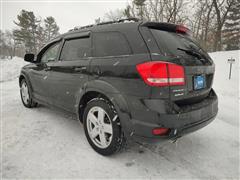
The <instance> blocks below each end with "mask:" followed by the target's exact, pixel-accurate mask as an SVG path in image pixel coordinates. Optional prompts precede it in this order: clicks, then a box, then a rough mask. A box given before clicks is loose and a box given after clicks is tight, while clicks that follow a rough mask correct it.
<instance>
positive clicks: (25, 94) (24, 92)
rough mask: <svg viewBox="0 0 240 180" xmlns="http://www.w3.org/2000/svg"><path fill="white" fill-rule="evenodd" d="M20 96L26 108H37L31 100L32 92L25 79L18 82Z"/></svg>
mask: <svg viewBox="0 0 240 180" xmlns="http://www.w3.org/2000/svg"><path fill="white" fill-rule="evenodd" d="M20 95H21V100H22V103H23V105H24V106H25V107H27V108H33V107H36V106H37V103H36V102H34V101H33V99H32V92H31V89H30V86H29V84H28V83H27V81H26V80H25V79H22V81H21V82H20Z"/></svg>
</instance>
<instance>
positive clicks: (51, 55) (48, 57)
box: [41, 42, 60, 63]
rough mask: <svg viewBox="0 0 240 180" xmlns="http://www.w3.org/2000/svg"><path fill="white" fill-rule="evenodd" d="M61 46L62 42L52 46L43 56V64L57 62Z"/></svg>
mask: <svg viewBox="0 0 240 180" xmlns="http://www.w3.org/2000/svg"><path fill="white" fill-rule="evenodd" d="M59 46H60V42H57V43H55V44H53V45H51V46H50V47H49V48H48V49H47V50H46V51H45V52H44V54H43V55H42V58H41V62H45V63H46V62H50V61H55V60H56V59H57V55H58V49H59Z"/></svg>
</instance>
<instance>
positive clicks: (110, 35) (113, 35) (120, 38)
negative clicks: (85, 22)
mask: <svg viewBox="0 0 240 180" xmlns="http://www.w3.org/2000/svg"><path fill="white" fill-rule="evenodd" d="M93 44H94V52H93V55H94V56H95V57H105V56H121V55H129V54H131V48H130V46H129V43H128V42H127V39H126V38H125V36H124V35H123V34H121V33H119V32H98V33H94V34H93Z"/></svg>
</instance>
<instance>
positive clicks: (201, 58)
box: [177, 48, 206, 63]
mask: <svg viewBox="0 0 240 180" xmlns="http://www.w3.org/2000/svg"><path fill="white" fill-rule="evenodd" d="M177 50H180V51H183V52H185V53H186V54H189V55H191V56H195V57H197V58H198V59H199V60H200V61H201V62H202V63H206V61H205V59H204V58H205V57H203V56H202V55H201V54H200V53H198V52H196V51H194V50H191V49H182V48H177Z"/></svg>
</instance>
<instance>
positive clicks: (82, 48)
mask: <svg viewBox="0 0 240 180" xmlns="http://www.w3.org/2000/svg"><path fill="white" fill-rule="evenodd" d="M90 53H91V41H90V38H89V37H87V38H86V37H84V38H77V39H69V40H66V41H65V42H64V45H63V49H62V52H61V56H60V60H64V61H74V60H79V59H84V58H87V57H89V56H90Z"/></svg>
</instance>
